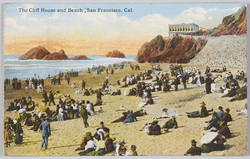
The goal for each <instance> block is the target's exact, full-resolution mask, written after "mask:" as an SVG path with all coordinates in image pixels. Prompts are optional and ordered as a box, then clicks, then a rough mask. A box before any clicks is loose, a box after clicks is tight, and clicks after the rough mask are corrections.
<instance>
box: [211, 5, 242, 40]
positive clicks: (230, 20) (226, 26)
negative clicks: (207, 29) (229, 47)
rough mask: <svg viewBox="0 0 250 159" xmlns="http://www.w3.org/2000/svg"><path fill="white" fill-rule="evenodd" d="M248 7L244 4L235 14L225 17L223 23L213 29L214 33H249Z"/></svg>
mask: <svg viewBox="0 0 250 159" xmlns="http://www.w3.org/2000/svg"><path fill="white" fill-rule="evenodd" d="M246 10H247V8H246V7H245V6H243V7H242V8H240V9H239V10H238V11H237V12H236V13H235V14H232V15H229V16H226V17H224V18H223V21H222V23H221V24H220V25H219V26H218V27H216V28H214V29H213V31H212V35H243V34H246V33H247V13H246Z"/></svg>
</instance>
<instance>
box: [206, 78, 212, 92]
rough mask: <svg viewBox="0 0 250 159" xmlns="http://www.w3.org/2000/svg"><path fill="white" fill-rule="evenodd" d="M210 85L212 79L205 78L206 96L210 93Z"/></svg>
mask: <svg viewBox="0 0 250 159" xmlns="http://www.w3.org/2000/svg"><path fill="white" fill-rule="evenodd" d="M211 84H212V79H211V78H210V77H209V76H207V78H206V92H207V94H209V93H212V92H211Z"/></svg>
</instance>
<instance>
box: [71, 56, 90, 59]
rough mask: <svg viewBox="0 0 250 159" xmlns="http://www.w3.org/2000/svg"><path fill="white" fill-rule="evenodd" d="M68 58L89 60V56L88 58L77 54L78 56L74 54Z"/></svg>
mask: <svg viewBox="0 0 250 159" xmlns="http://www.w3.org/2000/svg"><path fill="white" fill-rule="evenodd" d="M70 60H90V58H88V57H87V56H85V55H79V56H74V57H72V58H70Z"/></svg>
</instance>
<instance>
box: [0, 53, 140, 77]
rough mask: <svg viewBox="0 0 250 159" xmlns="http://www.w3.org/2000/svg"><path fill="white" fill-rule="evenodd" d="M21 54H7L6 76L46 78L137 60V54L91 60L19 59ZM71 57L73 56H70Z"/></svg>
mask: <svg viewBox="0 0 250 159" xmlns="http://www.w3.org/2000/svg"><path fill="white" fill-rule="evenodd" d="M20 56H21V55H5V60H4V78H10V79H12V78H15V77H16V78H18V79H27V78H32V77H34V76H35V74H36V77H38V76H39V78H43V79H44V78H46V77H48V75H49V74H50V76H53V75H57V74H59V72H67V71H86V70H88V68H92V66H93V65H94V66H99V65H102V66H108V65H110V64H111V65H113V64H117V63H121V62H126V61H132V62H136V60H135V59H136V56H126V58H107V57H105V56H87V57H88V58H90V59H91V60H55V61H45V60H18V58H19V57H20ZM68 57H69V58H71V57H73V56H68Z"/></svg>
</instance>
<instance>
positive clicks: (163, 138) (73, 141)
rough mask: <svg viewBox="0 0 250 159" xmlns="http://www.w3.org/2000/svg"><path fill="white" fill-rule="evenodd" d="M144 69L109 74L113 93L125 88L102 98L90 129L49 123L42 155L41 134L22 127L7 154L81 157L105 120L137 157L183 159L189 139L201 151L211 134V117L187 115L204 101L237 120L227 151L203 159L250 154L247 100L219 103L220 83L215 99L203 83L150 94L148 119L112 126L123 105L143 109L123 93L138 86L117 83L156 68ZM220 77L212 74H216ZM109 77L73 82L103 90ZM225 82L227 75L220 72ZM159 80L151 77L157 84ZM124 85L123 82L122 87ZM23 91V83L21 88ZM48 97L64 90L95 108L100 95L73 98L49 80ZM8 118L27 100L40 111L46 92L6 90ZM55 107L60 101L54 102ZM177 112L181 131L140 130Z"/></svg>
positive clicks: (85, 75) (73, 123)
mask: <svg viewBox="0 0 250 159" xmlns="http://www.w3.org/2000/svg"><path fill="white" fill-rule="evenodd" d="M139 65H140V68H141V70H133V71H132V70H131V68H130V67H129V65H125V68H124V69H122V70H121V69H119V68H118V69H115V71H114V74H113V75H111V74H109V81H110V82H109V83H110V84H111V85H110V88H111V90H112V91H111V92H113V91H117V90H118V89H121V92H122V93H121V95H117V96H110V95H104V96H103V98H102V100H103V105H102V106H101V107H102V109H103V112H102V113H98V112H97V113H96V114H95V115H94V116H89V118H88V123H89V125H90V127H89V128H84V125H83V121H82V119H81V118H78V119H72V120H66V121H62V122H60V121H53V122H51V123H50V124H51V136H50V137H49V145H48V149H47V150H46V151H41V150H40V147H41V143H42V135H41V132H39V131H37V132H34V131H33V130H30V128H31V127H27V126H24V125H23V123H22V126H23V131H24V133H23V143H22V144H20V145H16V144H15V143H14V142H12V143H11V144H10V145H11V146H9V147H6V146H5V147H4V154H5V155H6V156H78V152H77V151H75V149H76V148H77V147H79V145H80V143H81V140H82V137H83V135H85V133H86V132H91V133H92V134H93V133H94V132H95V131H96V128H98V127H99V123H100V122H101V121H104V123H105V126H106V127H108V128H109V129H110V136H111V137H116V140H117V141H123V140H124V141H125V143H126V144H125V146H126V147H127V149H130V146H131V145H136V146H137V152H138V155H139V156H183V155H184V154H185V153H186V151H187V150H188V149H189V148H190V147H191V140H192V139H195V140H196V141H197V146H201V144H200V140H201V137H202V136H203V134H204V133H207V132H209V130H204V127H206V126H207V123H205V121H207V120H210V119H211V115H210V116H208V117H205V118H188V117H187V115H186V112H190V111H196V110H199V104H200V103H201V102H202V101H204V102H205V103H206V107H207V108H208V109H212V108H213V109H214V111H216V112H218V107H219V106H223V108H224V110H225V109H226V108H230V110H231V111H230V114H231V116H232V118H233V121H232V122H230V123H229V129H230V131H231V132H232V135H233V137H232V138H230V139H228V140H227V141H226V142H225V147H226V150H224V151H214V152H210V153H208V154H205V153H203V154H202V156H241V155H247V115H243V116H237V112H236V109H241V108H244V106H245V104H246V103H247V99H245V100H242V101H234V102H229V100H230V99H231V98H230V97H225V98H221V96H223V93H220V92H219V89H220V87H221V86H222V85H223V84H224V82H223V81H222V80H221V81H219V82H217V83H216V92H215V93H211V94H206V92H205V84H202V86H201V87H197V86H196V84H187V88H188V89H187V90H184V88H183V84H180V85H179V90H178V91H174V86H172V88H171V91H170V92H166V93H164V92H162V91H156V92H152V97H153V100H154V104H152V105H147V106H145V107H144V108H143V109H144V110H146V112H147V113H148V115H144V116H141V117H137V119H138V121H137V122H132V123H126V124H123V123H122V122H120V123H111V122H112V121H113V120H115V119H117V118H119V117H121V116H122V111H119V108H120V106H121V105H124V108H125V110H126V111H127V110H133V111H136V110H140V107H139V103H141V102H142V99H141V98H140V97H135V96H125V95H124V91H125V90H127V93H128V92H129V89H130V88H133V87H136V85H132V86H129V87H127V88H119V87H120V86H118V85H117V84H116V81H117V80H120V81H122V79H123V78H124V77H125V76H126V75H129V76H130V75H131V74H134V75H136V74H137V73H140V72H145V70H149V69H151V66H152V65H156V63H155V64H150V63H144V64H139ZM169 65H170V64H167V63H164V64H162V63H161V64H160V67H161V68H162V69H163V71H165V72H170V69H169ZM183 66H184V67H189V66H190V67H197V68H199V69H200V70H201V73H202V76H204V72H205V69H206V67H205V66H193V65H188V64H185V65H183ZM216 68H220V69H222V67H211V69H216ZM237 70H240V71H241V70H243V71H244V72H246V69H238V68H227V71H231V72H232V73H233V75H234V76H235V73H236V71H237ZM216 74H217V73H213V75H216ZM106 75H107V74H106V72H102V73H101V75H96V77H95V78H93V77H92V73H87V72H79V76H78V77H72V78H71V81H70V83H76V84H77V86H78V88H81V81H82V80H83V79H84V80H85V82H86V88H87V89H88V88H93V89H97V88H100V87H102V83H103V81H104V80H105V77H106ZM222 76H223V77H225V72H224V73H222ZM154 79H155V77H153V80H154ZM123 84H124V82H121V85H123ZM239 85H240V86H242V85H243V81H239ZM22 87H24V81H23V83H22ZM44 90H46V91H47V92H49V91H57V90H60V92H61V93H63V94H65V95H70V96H71V97H72V98H73V99H75V100H78V101H81V100H85V101H87V100H89V101H90V102H92V103H95V101H96V94H94V95H91V96H83V95H82V93H81V94H75V90H76V88H71V87H70V85H68V84H67V81H65V80H62V84H61V85H51V82H50V80H49V79H46V80H45V88H44ZM4 95H5V96H4V116H8V117H11V118H15V116H17V114H18V112H16V111H11V112H7V111H6V109H7V108H8V105H9V104H10V102H12V101H13V100H14V99H15V98H21V97H23V96H24V97H26V98H27V97H28V96H31V97H32V99H33V100H34V101H35V102H38V103H39V106H42V105H43V103H42V102H41V98H42V93H37V92H36V90H29V92H28V93H26V92H25V89H24V88H22V90H13V89H12V88H11V86H8V87H7V91H6V92H5V93H4ZM55 102H56V104H57V103H58V99H56V100H55ZM163 108H168V109H170V108H171V109H175V110H176V111H177V112H178V113H179V116H178V117H177V118H176V120H177V122H178V126H179V128H177V129H170V130H169V132H167V133H166V132H163V134H161V135H157V136H154V135H152V136H149V135H148V134H146V133H145V132H142V131H140V129H141V128H142V127H143V126H144V125H145V124H146V123H151V122H152V121H154V120H155V119H154V118H156V117H160V116H162V109H163ZM50 109H51V110H56V106H50ZM99 109H100V106H96V107H95V110H96V111H98V110H99ZM167 120H168V119H166V118H164V119H158V121H159V125H160V126H162V125H163V124H164V123H165V122H166V121H167ZM106 155H108V156H114V155H115V153H114V152H112V153H109V154H106Z"/></svg>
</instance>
